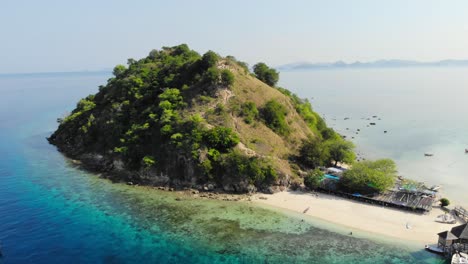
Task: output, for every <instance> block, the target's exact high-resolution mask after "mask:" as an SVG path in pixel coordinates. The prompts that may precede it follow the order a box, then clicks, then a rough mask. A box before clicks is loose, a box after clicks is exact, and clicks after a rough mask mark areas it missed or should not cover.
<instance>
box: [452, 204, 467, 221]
mask: <svg viewBox="0 0 468 264" xmlns="http://www.w3.org/2000/svg"><path fill="white" fill-rule="evenodd" d="M454 211H455V214H456V215H457V216H458V217H460V218H461V219H463V220H464V221H465V222H468V211H467V210H466V209H465V208H463V207H461V206H459V207H455V209H454Z"/></svg>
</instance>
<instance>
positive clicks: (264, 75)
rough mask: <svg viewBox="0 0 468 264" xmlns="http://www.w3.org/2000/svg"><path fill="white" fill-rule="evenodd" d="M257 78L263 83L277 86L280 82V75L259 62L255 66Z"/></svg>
mask: <svg viewBox="0 0 468 264" xmlns="http://www.w3.org/2000/svg"><path fill="white" fill-rule="evenodd" d="M253 70H254V73H255V76H256V77H257V78H258V79H259V80H260V81H262V82H264V83H266V84H268V85H270V86H275V85H276V83H277V82H278V80H279V73H278V72H277V71H276V70H275V69H273V68H269V67H268V66H267V65H266V64H265V63H263V62H259V63H257V64H255V65H254V66H253Z"/></svg>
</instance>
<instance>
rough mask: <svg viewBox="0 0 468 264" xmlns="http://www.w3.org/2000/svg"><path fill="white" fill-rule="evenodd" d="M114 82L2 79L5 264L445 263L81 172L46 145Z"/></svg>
mask: <svg viewBox="0 0 468 264" xmlns="http://www.w3.org/2000/svg"><path fill="white" fill-rule="evenodd" d="M109 77H110V74H107V73H106V74H105V73H100V74H92V73H87V74H49V75H17V76H15V75H11V76H0V243H1V248H2V253H3V256H2V257H0V263H444V260H442V259H440V258H438V257H435V256H433V255H431V254H429V253H426V252H424V251H423V250H422V249H414V248H412V247H405V246H402V245H396V244H390V243H385V242H377V241H373V240H367V239H361V238H357V237H350V236H348V235H347V234H340V232H337V231H327V230H323V229H321V228H318V227H317V226H316V225H314V223H313V222H307V221H306V222H302V221H301V220H300V219H299V218H296V217H293V216H290V215H285V214H282V213H280V212H276V211H271V210H268V209H264V208H259V207H255V206H253V205H251V204H249V203H247V202H223V201H212V200H200V199H193V198H190V197H188V196H187V197H185V196H184V195H183V194H178V193H168V192H161V191H157V190H154V189H151V188H145V187H131V186H126V185H123V184H113V183H111V182H109V181H107V180H104V179H101V178H99V177H98V175H93V174H89V173H86V172H84V171H81V170H79V169H78V168H76V167H75V166H74V165H73V163H71V162H70V161H68V160H67V159H65V158H64V157H63V156H62V155H61V154H60V153H59V152H57V150H56V149H55V148H54V147H53V146H51V145H49V144H48V142H47V141H46V137H47V136H48V135H50V133H51V132H52V131H53V130H54V129H56V127H57V123H56V119H57V117H61V116H63V115H65V114H66V112H67V111H71V110H72V109H73V108H74V105H75V104H76V102H77V101H78V100H79V99H80V98H83V97H85V96H87V95H88V94H90V93H95V92H96V91H97V89H98V85H101V84H105V82H106V80H107V78H109ZM175 198H180V199H181V200H182V201H177V200H176V199H175ZM180 199H178V200H180Z"/></svg>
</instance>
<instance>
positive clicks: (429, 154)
mask: <svg viewBox="0 0 468 264" xmlns="http://www.w3.org/2000/svg"><path fill="white" fill-rule="evenodd" d="M424 156H426V157H432V156H434V154H432V153H424Z"/></svg>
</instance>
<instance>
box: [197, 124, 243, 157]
mask: <svg viewBox="0 0 468 264" xmlns="http://www.w3.org/2000/svg"><path fill="white" fill-rule="evenodd" d="M204 138H205V141H206V142H207V144H208V146H210V147H212V148H214V149H217V150H219V151H221V152H224V151H227V150H228V149H230V148H232V147H234V146H235V145H237V143H239V136H238V135H237V134H236V133H234V132H233V131H232V129H230V128H228V127H221V126H220V127H215V128H212V129H210V130H208V131H206V132H205V135H204Z"/></svg>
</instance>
